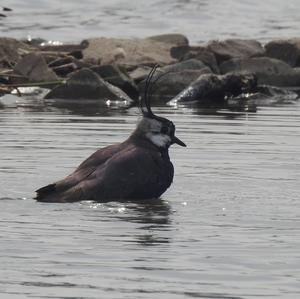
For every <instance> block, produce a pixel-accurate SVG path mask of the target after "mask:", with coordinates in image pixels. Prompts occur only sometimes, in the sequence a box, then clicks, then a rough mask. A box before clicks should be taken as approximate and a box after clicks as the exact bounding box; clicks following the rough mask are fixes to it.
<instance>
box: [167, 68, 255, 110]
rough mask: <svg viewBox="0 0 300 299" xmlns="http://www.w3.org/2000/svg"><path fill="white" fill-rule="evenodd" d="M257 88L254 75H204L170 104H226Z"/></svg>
mask: <svg viewBox="0 0 300 299" xmlns="http://www.w3.org/2000/svg"><path fill="white" fill-rule="evenodd" d="M256 86H257V81H256V77H255V76H254V75H253V74H244V75H238V74H227V75H214V74H204V75H201V76H200V77H199V78H198V79H197V80H195V81H194V82H192V83H191V84H190V85H189V86H188V87H187V88H186V89H184V90H183V91H182V92H180V93H179V94H178V95H177V96H176V97H174V98H173V99H172V100H171V101H170V102H169V104H170V105H174V104H177V103H193V102H196V103H197V104H202V105H215V104H224V103H226V98H227V97H231V96H237V95H239V94H241V93H243V92H251V91H252V90H255V88H256Z"/></svg>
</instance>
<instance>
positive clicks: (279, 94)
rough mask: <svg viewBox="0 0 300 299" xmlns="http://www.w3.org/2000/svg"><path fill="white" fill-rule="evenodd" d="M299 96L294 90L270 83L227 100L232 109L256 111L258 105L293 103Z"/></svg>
mask: <svg viewBox="0 0 300 299" xmlns="http://www.w3.org/2000/svg"><path fill="white" fill-rule="evenodd" d="M298 98H299V96H298V94H297V93H296V92H294V91H291V90H287V89H284V88H278V87H274V86H268V85H260V86H257V88H256V90H255V91H254V92H251V93H241V94H240V95H238V96H235V97H230V98H228V100H227V107H228V108H229V109H230V110H236V111H248V112H256V110H257V107H258V106H271V105H278V104H292V103H295V101H296V100H297V99H298Z"/></svg>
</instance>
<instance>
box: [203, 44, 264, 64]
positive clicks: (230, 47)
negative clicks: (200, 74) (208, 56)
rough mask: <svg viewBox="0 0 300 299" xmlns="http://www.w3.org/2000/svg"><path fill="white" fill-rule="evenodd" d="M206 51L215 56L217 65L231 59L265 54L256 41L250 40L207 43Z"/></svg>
mask: <svg viewBox="0 0 300 299" xmlns="http://www.w3.org/2000/svg"><path fill="white" fill-rule="evenodd" d="M207 49H208V50H209V51H211V52H213V53H214V54H215V56H216V58H217V61H218V64H220V63H222V62H224V61H226V60H229V59H233V58H246V57H254V56H263V55H264V52H265V51H264V48H263V47H262V45H261V44H260V43H259V42H258V41H256V40H250V39H249V40H243V39H227V40H224V41H211V42H209V43H208V45H207Z"/></svg>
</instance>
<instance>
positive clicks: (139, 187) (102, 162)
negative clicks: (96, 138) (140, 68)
mask: <svg viewBox="0 0 300 299" xmlns="http://www.w3.org/2000/svg"><path fill="white" fill-rule="evenodd" d="M156 68H157V66H154V67H153V68H152V69H151V71H150V72H149V74H148V76H147V78H146V80H145V88H144V96H143V97H142V99H141V101H140V110H141V114H142V115H141V117H140V119H139V121H138V123H137V125H136V128H135V130H134V131H133V132H132V134H131V135H130V136H129V137H128V138H127V139H126V140H125V141H124V142H121V143H117V144H113V145H109V146H107V147H104V148H100V149H98V150H97V151H96V152H95V153H93V154H92V155H91V156H90V157H88V158H87V159H86V160H85V161H83V162H82V163H81V164H80V165H79V166H78V167H77V168H76V169H75V171H74V172H73V173H71V174H70V175H68V176H67V177H66V178H64V179H62V180H59V181H57V182H55V183H52V184H49V185H47V186H45V187H42V188H40V189H38V190H36V197H35V199H36V200H37V201H39V202H53V203H59V202H62V203H63V202H78V201H95V202H100V203H105V202H110V201H119V202H122V201H139V200H140V201H141V200H143V201H144V200H147V199H157V198H160V196H161V195H162V194H163V193H164V192H165V191H166V190H167V189H168V188H169V187H170V185H171V184H172V182H173V177H174V167H173V164H172V162H171V161H170V157H169V147H170V146H171V145H172V144H178V145H180V146H183V147H185V146H186V144H185V143H184V142H183V141H181V140H180V139H179V138H177V137H176V136H175V125H174V123H173V122H172V121H170V120H169V119H167V118H164V117H160V116H157V115H155V114H154V113H153V111H152V109H151V105H150V93H151V89H152V87H153V84H155V82H156V81H157V80H155V82H152V79H153V75H154V73H155V71H156Z"/></svg>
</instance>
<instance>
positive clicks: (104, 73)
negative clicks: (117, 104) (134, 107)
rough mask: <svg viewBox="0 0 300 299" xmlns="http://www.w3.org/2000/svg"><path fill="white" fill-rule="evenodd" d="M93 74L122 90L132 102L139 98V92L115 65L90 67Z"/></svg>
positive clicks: (132, 82)
mask: <svg viewBox="0 0 300 299" xmlns="http://www.w3.org/2000/svg"><path fill="white" fill-rule="evenodd" d="M91 70H93V71H94V72H95V73H97V74H98V75H100V77H101V78H102V79H104V80H105V81H107V82H109V83H110V84H112V85H114V86H117V87H119V88H120V89H122V90H123V91H124V92H125V93H126V94H127V95H129V97H131V98H132V99H134V100H137V99H138V98H139V91H138V88H137V85H136V84H135V83H134V81H133V80H132V79H131V78H130V77H129V76H128V75H127V74H126V73H124V72H122V71H121V70H120V69H119V68H118V67H117V66H116V65H111V64H107V65H100V66H93V67H91Z"/></svg>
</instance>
